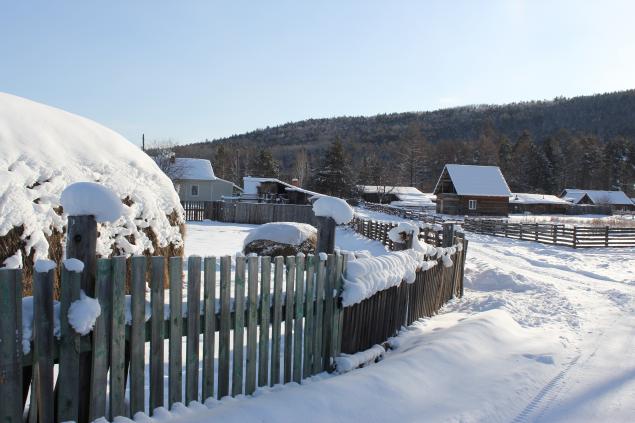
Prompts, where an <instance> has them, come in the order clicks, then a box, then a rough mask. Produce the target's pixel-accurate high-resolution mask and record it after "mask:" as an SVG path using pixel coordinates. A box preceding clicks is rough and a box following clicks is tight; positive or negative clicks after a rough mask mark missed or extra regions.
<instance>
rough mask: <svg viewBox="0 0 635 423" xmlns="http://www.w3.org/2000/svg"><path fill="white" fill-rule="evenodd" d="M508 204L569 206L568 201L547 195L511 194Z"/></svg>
mask: <svg viewBox="0 0 635 423" xmlns="http://www.w3.org/2000/svg"><path fill="white" fill-rule="evenodd" d="M509 204H569V202H568V201H566V200H564V199H562V198H560V197H557V196H555V195H548V194H528V193H520V192H518V193H513V194H512V195H511V196H510V197H509Z"/></svg>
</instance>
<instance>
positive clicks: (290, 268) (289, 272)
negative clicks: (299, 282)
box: [283, 257, 295, 383]
mask: <svg viewBox="0 0 635 423" xmlns="http://www.w3.org/2000/svg"><path fill="white" fill-rule="evenodd" d="M286 265H287V266H286V286H285V293H284V311H285V313H284V315H285V316H284V377H283V381H284V383H289V382H291V379H292V374H291V373H292V371H293V367H292V365H293V303H294V295H293V293H294V284H295V257H287V258H286Z"/></svg>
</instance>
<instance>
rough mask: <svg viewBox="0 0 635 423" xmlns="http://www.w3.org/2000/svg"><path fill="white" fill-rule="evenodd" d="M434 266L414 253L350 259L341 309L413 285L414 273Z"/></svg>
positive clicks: (420, 254)
mask: <svg viewBox="0 0 635 423" xmlns="http://www.w3.org/2000/svg"><path fill="white" fill-rule="evenodd" d="M436 264H437V262H436V261H435V260H430V261H428V260H426V257H425V255H424V254H423V253H421V252H419V251H415V250H414V249H408V250H403V251H394V252H390V253H388V254H384V255H382V256H379V257H368V258H359V259H352V258H350V257H349V261H348V263H347V265H346V273H345V275H344V284H343V289H342V294H341V296H342V305H343V306H344V307H349V306H352V305H354V304H357V303H359V302H362V301H363V300H365V299H366V298H370V297H372V296H373V295H374V294H376V293H377V292H379V291H383V290H386V289H388V288H391V287H393V286H397V285H399V284H401V282H402V281H406V282H407V283H412V282H414V281H415V276H416V271H417V269H424V270H425V269H429V268H431V267H433V266H436Z"/></svg>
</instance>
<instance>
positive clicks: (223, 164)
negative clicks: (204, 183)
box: [212, 144, 231, 179]
mask: <svg viewBox="0 0 635 423" xmlns="http://www.w3.org/2000/svg"><path fill="white" fill-rule="evenodd" d="M230 161H231V159H230V158H229V155H228V154H227V152H226V151H225V146H224V145H223V144H221V145H219V146H218V149H217V150H216V154H215V155H214V159H213V160H212V167H213V168H214V174H215V175H216V176H218V177H219V178H222V179H227V178H229V177H230V171H229V168H230V164H231V163H230Z"/></svg>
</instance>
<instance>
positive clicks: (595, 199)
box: [561, 188, 633, 206]
mask: <svg viewBox="0 0 635 423" xmlns="http://www.w3.org/2000/svg"><path fill="white" fill-rule="evenodd" d="M585 194H586V195H587V196H588V197H589V199H590V200H591V202H592V203H593V204H612V205H617V206H621V205H629V206H630V205H632V204H633V202H632V201H631V200H630V198H628V197H627V196H626V194H624V192H623V191H601V190H591V189H569V188H568V189H565V190H564V192H563V193H562V195H561V197H562V198H563V199H565V200H567V201H570V202H572V203H575V204H577V203H578V202H579V201H580V200H582V198H583V197H584V196H585Z"/></svg>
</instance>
